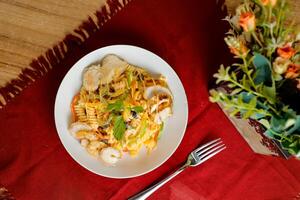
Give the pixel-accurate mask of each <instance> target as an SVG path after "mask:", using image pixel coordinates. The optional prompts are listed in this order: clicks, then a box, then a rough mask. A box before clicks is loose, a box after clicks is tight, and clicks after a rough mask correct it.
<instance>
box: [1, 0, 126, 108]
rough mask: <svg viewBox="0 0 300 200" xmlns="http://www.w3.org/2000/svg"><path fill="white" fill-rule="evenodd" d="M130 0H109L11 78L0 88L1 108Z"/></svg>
mask: <svg viewBox="0 0 300 200" xmlns="http://www.w3.org/2000/svg"><path fill="white" fill-rule="evenodd" d="M130 1H131V0H108V1H107V2H106V5H104V6H103V7H102V8H100V9H99V10H98V11H96V12H95V14H94V17H95V19H93V17H91V16H89V17H88V19H87V20H85V21H84V22H83V23H82V24H81V25H79V26H78V28H76V29H75V30H74V31H73V33H70V34H68V35H66V36H65V38H64V39H63V40H62V41H61V42H59V43H58V44H56V45H54V46H53V47H52V48H51V49H48V50H47V51H46V52H45V53H44V54H43V55H41V56H39V57H38V58H36V59H33V60H32V62H31V63H30V65H29V67H27V68H25V69H23V70H22V72H21V73H20V74H19V76H18V78H16V79H13V80H11V81H10V82H9V83H7V84H6V85H5V86H4V87H1V88H0V109H1V108H3V106H5V105H6V104H7V103H8V102H10V101H11V100H12V99H13V98H14V97H15V96H17V95H18V94H19V93H20V92H21V91H22V90H23V89H24V88H26V87H27V86H28V85H30V84H31V83H33V82H34V81H35V80H36V79H38V78H40V77H42V76H44V75H45V74H46V73H47V72H48V71H49V70H51V69H52V68H53V67H55V66H56V65H57V64H58V63H59V62H60V61H61V60H63V59H64V57H65V56H66V54H67V53H68V52H69V50H70V49H72V48H73V47H74V46H79V45H81V44H82V43H83V42H85V41H86V40H87V39H88V38H89V37H90V36H91V35H92V34H93V33H94V32H96V31H97V30H99V29H100V27H101V26H103V24H104V23H105V22H107V21H108V20H109V19H110V18H111V17H112V16H114V15H115V14H116V13H117V12H118V11H119V10H121V9H122V8H124V6H125V5H126V4H128V3H129V2H130Z"/></svg>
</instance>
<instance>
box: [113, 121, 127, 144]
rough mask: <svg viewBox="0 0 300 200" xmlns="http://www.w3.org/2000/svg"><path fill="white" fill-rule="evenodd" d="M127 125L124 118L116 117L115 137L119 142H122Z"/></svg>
mask: <svg viewBox="0 0 300 200" xmlns="http://www.w3.org/2000/svg"><path fill="white" fill-rule="evenodd" d="M125 130H126V125H125V122H124V119H123V117H122V116H117V117H115V120H114V130H113V131H114V137H115V138H116V139H117V140H121V139H122V138H123V136H124V133H125Z"/></svg>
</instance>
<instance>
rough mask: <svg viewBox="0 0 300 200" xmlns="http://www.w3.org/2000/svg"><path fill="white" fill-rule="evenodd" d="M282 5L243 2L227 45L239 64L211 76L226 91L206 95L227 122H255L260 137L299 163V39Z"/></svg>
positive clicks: (268, 0)
mask: <svg viewBox="0 0 300 200" xmlns="http://www.w3.org/2000/svg"><path fill="white" fill-rule="evenodd" d="M287 12H288V7H287V3H286V2H285V1H284V0H245V1H244V2H243V3H242V4H241V5H240V6H239V7H238V8H237V9H236V14H235V16H227V17H226V18H225V20H227V21H228V22H229V24H230V26H231V29H230V30H229V31H228V33H227V35H226V37H225V42H226V44H227V45H228V47H229V50H230V52H231V53H232V54H233V55H234V58H236V59H237V63H234V64H232V65H231V66H228V67H224V66H223V65H221V67H220V69H219V70H218V73H216V74H214V77H215V78H216V79H217V80H216V83H217V84H218V85H225V86H226V88H227V89H226V91H224V90H216V89H212V90H210V95H211V96H210V100H211V101H212V102H220V103H222V104H223V105H224V109H225V110H228V111H229V112H230V115H231V116H236V117H242V118H244V119H254V120H257V121H258V122H259V123H260V124H261V126H263V127H264V130H265V131H264V135H265V136H267V137H268V138H271V139H273V140H275V141H278V143H279V144H280V145H281V147H282V148H283V149H285V150H287V151H288V152H289V153H290V154H291V155H294V156H296V157H298V158H300V33H299V32H297V31H296V29H295V27H294V25H293V23H291V24H287V23H286V17H287Z"/></svg>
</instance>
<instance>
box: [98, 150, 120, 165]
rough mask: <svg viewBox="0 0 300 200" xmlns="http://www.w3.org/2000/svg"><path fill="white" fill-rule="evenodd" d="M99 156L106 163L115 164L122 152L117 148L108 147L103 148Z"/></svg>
mask: <svg viewBox="0 0 300 200" xmlns="http://www.w3.org/2000/svg"><path fill="white" fill-rule="evenodd" d="M99 156H100V158H101V159H102V160H103V161H104V162H105V163H106V164H108V165H114V164H116V163H117V162H118V161H119V160H120V158H121V153H120V151H118V150H117V149H115V148H112V147H107V148H104V149H102V150H101V152H100V155H99Z"/></svg>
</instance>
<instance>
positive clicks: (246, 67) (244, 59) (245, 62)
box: [242, 56, 256, 90]
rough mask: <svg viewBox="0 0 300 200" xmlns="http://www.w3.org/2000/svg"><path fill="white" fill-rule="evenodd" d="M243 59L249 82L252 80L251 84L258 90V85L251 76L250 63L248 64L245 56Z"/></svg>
mask: <svg viewBox="0 0 300 200" xmlns="http://www.w3.org/2000/svg"><path fill="white" fill-rule="evenodd" d="M242 59H243V62H244V67H245V71H246V74H247V76H248V78H249V80H250V82H251V85H252V86H253V88H254V89H255V90H256V85H255V84H254V81H253V79H252V77H251V75H250V74H249V70H248V63H247V61H246V58H245V56H243V57H242Z"/></svg>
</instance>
